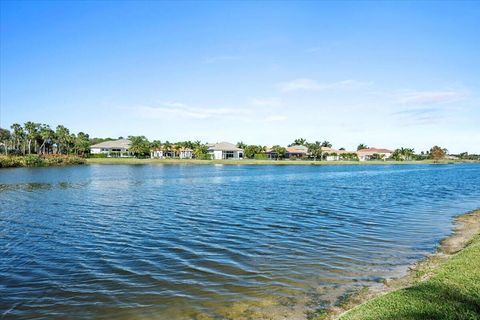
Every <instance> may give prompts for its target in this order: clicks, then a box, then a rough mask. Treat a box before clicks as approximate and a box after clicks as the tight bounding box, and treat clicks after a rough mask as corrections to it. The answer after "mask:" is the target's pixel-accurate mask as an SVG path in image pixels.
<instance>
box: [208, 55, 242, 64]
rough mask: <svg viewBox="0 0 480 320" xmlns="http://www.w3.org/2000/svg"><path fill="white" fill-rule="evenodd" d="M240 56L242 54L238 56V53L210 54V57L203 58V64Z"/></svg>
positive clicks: (230, 59)
mask: <svg viewBox="0 0 480 320" xmlns="http://www.w3.org/2000/svg"><path fill="white" fill-rule="evenodd" d="M240 58H241V57H240V56H236V55H219V56H210V57H205V58H203V60H202V63H203V64H212V63H218V62H225V61H232V60H238V59H240Z"/></svg>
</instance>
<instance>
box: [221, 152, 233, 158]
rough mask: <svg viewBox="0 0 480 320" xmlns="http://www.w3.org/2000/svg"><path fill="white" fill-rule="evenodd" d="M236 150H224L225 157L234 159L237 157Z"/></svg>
mask: <svg viewBox="0 0 480 320" xmlns="http://www.w3.org/2000/svg"><path fill="white" fill-rule="evenodd" d="M234 153H235V152H234V151H223V159H233V158H234V157H235V155H234Z"/></svg>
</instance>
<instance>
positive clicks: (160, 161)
mask: <svg viewBox="0 0 480 320" xmlns="http://www.w3.org/2000/svg"><path fill="white" fill-rule="evenodd" d="M86 163H87V164H131V165H140V164H171V165H187V164H188V165H216V164H221V165H315V166H317V165H392V164H395V165H397V164H405V165H407V164H455V163H480V161H476V160H421V161H375V160H373V161H311V160H254V159H244V160H195V159H136V158H88V159H86Z"/></svg>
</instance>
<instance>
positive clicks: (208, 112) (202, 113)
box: [128, 102, 249, 120]
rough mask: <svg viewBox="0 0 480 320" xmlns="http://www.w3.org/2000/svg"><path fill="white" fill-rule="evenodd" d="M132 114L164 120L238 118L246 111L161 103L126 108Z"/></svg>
mask: <svg viewBox="0 0 480 320" xmlns="http://www.w3.org/2000/svg"><path fill="white" fill-rule="evenodd" d="M128 109H129V110H130V111H132V112H133V113H134V114H136V115H138V116H140V117H144V118H150V119H152V118H156V119H159V118H164V117H165V116H168V115H173V116H179V117H184V118H193V119H199V120H201V119H209V118H232V117H233V118H238V117H242V116H245V115H248V114H249V112H248V110H243V109H234V108H199V107H191V106H188V105H186V104H184V103H180V102H162V103H161V104H160V106H137V107H130V108H128Z"/></svg>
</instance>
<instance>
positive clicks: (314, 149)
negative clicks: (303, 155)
mask: <svg viewBox="0 0 480 320" xmlns="http://www.w3.org/2000/svg"><path fill="white" fill-rule="evenodd" d="M322 146H323V144H322V143H320V141H315V143H309V144H308V145H307V147H308V153H310V155H311V156H312V157H313V160H314V161H317V157H318V158H320V160H321V159H322Z"/></svg>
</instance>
